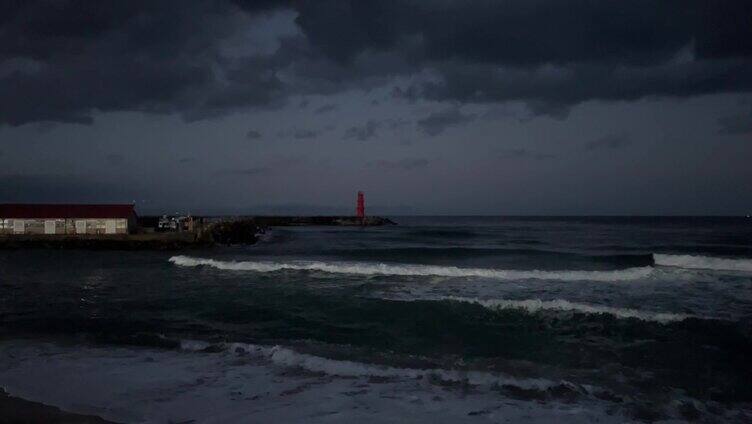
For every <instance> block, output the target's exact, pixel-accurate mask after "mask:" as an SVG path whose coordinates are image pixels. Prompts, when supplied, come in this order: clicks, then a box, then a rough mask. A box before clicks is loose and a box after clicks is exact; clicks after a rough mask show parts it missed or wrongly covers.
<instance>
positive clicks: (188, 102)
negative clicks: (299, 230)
mask: <svg viewBox="0 0 752 424" xmlns="http://www.w3.org/2000/svg"><path fill="white" fill-rule="evenodd" d="M357 190H364V191H365V193H366V202H367V206H368V209H367V211H368V212H371V213H382V214H486V215H510V214H534V215H541V214H554V215H556V214H565V215H571V214H691V215H697V214H700V215H702V214H729V215H746V214H749V213H752V2H750V1H749V0H738V1H732V0H729V1H726V0H705V1H695V0H671V1H659V0H634V1H623V2H613V1H589V0H570V1H541V0H475V1H470V0H433V1H432V0H384V1H366V0H351V1H345V0H331V1H329V0H324V1H322V0H316V1H314V0H311V1H273V0H264V1H240V0H237V1H232V0H218V1H153V0H145V1H94V0H92V1H34V0H23V1H21V0H19V1H15V0H0V202H132V201H135V202H136V204H137V209H138V210H139V211H140V212H141V213H155V212H163V211H164V212H168V211H169V212H176V211H179V212H192V213H313V214H321V213H353V212H354V207H355V193H356V191H357Z"/></svg>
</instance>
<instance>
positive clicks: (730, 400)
mask: <svg viewBox="0 0 752 424" xmlns="http://www.w3.org/2000/svg"><path fill="white" fill-rule="evenodd" d="M393 219H394V220H395V221H396V222H398V223H399V225H397V226H385V227H366V228H355V227H346V228H339V227H287V228H274V229H272V230H271V231H269V232H267V233H266V234H265V235H264V236H263V237H262V239H261V240H260V241H259V243H258V244H256V245H253V246H228V247H217V248H212V249H206V250H189V251H176V252H145V251H141V252H125V251H50V250H19V251H4V252H0V335H1V336H2V339H1V340H0V386H2V387H4V388H5V389H6V390H7V391H8V392H9V393H11V394H13V395H17V396H20V397H24V398H26V399H29V400H35V401H41V402H45V403H49V404H52V405H55V406H59V407H61V408H63V409H67V410H70V411H74V412H82V413H92V414H97V415H100V416H102V417H105V418H109V419H112V420H115V421H123V422H169V421H173V422H180V421H187V420H196V422H268V421H271V420H281V421H283V422H353V421H355V420H357V421H359V422H396V421H401V422H498V421H505V420H509V421H522V420H526V421H538V422H552V421H557V422H624V421H631V420H637V421H656V420H701V421H708V422H718V421H730V422H735V421H739V422H744V421H749V420H750V419H752V384H750V381H752V366H750V358H752V319H751V318H752V220H749V219H746V218H514V217H493V218H490V217H489V218H483V217H394V218H393Z"/></svg>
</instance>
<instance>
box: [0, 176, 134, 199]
mask: <svg viewBox="0 0 752 424" xmlns="http://www.w3.org/2000/svg"><path fill="white" fill-rule="evenodd" d="M143 192H144V190H143V187H137V186H134V185H132V184H123V182H122V181H106V180H104V179H102V178H92V176H91V175H73V174H33V175H22V174H5V175H0V202H84V203H86V202H103V203H128V202H130V201H132V200H133V199H136V198H137V196H138V195H139V193H143Z"/></svg>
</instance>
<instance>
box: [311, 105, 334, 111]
mask: <svg viewBox="0 0 752 424" xmlns="http://www.w3.org/2000/svg"><path fill="white" fill-rule="evenodd" d="M335 110H337V105H335V104H328V105H323V106H321V107H319V108H317V109H316V110H315V111H314V112H316V113H327V112H332V111H335Z"/></svg>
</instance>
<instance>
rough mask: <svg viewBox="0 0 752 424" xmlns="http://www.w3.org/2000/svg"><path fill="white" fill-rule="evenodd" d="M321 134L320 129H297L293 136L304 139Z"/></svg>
mask: <svg viewBox="0 0 752 424" xmlns="http://www.w3.org/2000/svg"><path fill="white" fill-rule="evenodd" d="M319 134H321V132H320V131H314V130H295V132H293V133H292V136H293V137H295V138H296V139H299V140H302V139H306V138H316V137H318V136H319Z"/></svg>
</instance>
